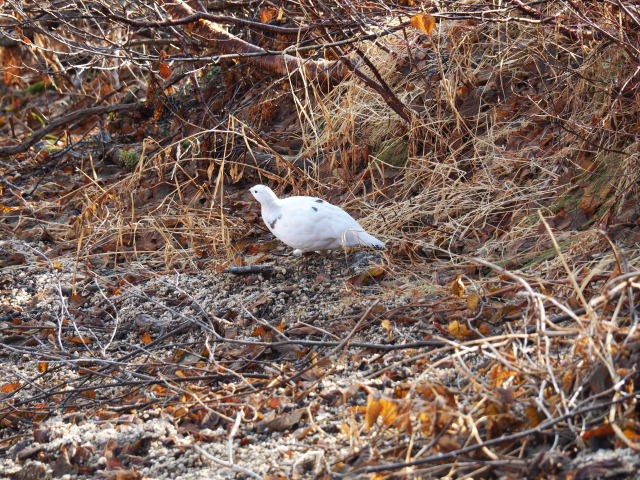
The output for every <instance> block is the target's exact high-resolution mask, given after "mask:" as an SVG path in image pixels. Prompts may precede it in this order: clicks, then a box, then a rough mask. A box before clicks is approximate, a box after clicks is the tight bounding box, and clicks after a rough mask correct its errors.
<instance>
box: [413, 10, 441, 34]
mask: <svg viewBox="0 0 640 480" xmlns="http://www.w3.org/2000/svg"><path fill="white" fill-rule="evenodd" d="M411 26H412V27H414V28H417V29H418V30H420V31H421V32H424V33H426V34H427V35H431V32H433V29H434V28H435V26H436V19H435V18H433V15H431V14H429V13H418V14H416V15H414V16H413V17H411Z"/></svg>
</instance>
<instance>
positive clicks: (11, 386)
mask: <svg viewBox="0 0 640 480" xmlns="http://www.w3.org/2000/svg"><path fill="white" fill-rule="evenodd" d="M21 385H22V383H20V382H13V383H5V384H3V385H2V386H0V392H2V393H11V392H13V391H15V390H17V389H18V388H20V386H21Z"/></svg>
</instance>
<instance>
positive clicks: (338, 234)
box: [272, 197, 366, 251]
mask: <svg viewBox="0 0 640 480" xmlns="http://www.w3.org/2000/svg"><path fill="white" fill-rule="evenodd" d="M281 206H282V216H281V218H280V219H279V220H278V221H277V222H276V224H275V226H274V228H273V229H272V231H273V233H274V234H275V235H276V236H277V237H278V238H279V239H280V240H282V241H283V242H284V243H286V244H287V245H289V246H291V247H294V248H298V249H300V250H303V251H309V250H325V249H333V248H339V247H341V246H352V245H361V244H363V243H362V242H357V241H356V242H354V241H353V239H352V238H351V237H353V232H363V231H364V230H363V228H362V227H361V226H360V224H359V223H358V222H357V221H356V220H354V218H353V217H352V216H351V215H349V214H348V213H347V212H345V211H344V210H343V209H341V208H340V207H337V206H335V205H332V204H330V203H329V202H327V201H325V200H321V199H319V198H313V197H288V198H285V199H283V200H282V203H281ZM365 244H366V243H365Z"/></svg>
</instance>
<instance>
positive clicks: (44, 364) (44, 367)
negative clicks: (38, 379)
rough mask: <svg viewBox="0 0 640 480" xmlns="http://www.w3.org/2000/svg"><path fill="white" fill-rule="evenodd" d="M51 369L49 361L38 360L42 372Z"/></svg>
mask: <svg viewBox="0 0 640 480" xmlns="http://www.w3.org/2000/svg"><path fill="white" fill-rule="evenodd" d="M47 370H49V362H38V371H39V372H40V373H45V372H46V371H47Z"/></svg>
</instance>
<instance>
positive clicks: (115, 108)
mask: <svg viewBox="0 0 640 480" xmlns="http://www.w3.org/2000/svg"><path fill="white" fill-rule="evenodd" d="M140 106H142V104H141V103H138V102H136V103H124V104H121V105H105V106H102V107H89V108H82V109H80V110H76V111H75V112H71V113H70V114H69V115H65V116H64V117H60V118H57V119H55V120H54V121H52V122H51V123H50V124H49V125H47V126H46V127H44V128H42V129H40V130H38V131H37V132H34V133H33V135H31V136H30V137H29V138H28V139H27V140H25V141H24V142H22V143H19V144H18V145H12V146H10V147H0V158H2V157H10V156H11V155H17V154H18V153H23V152H26V151H27V150H29V148H30V147H31V146H32V145H33V144H34V143H36V142H38V141H39V140H41V139H42V138H44V136H45V135H48V134H49V133H50V132H52V131H54V130H55V129H57V128H60V127H62V126H63V125H66V124H67V123H71V122H73V121H75V120H78V119H80V118H83V117H89V116H91V115H100V114H103V113H111V112H121V111H123V110H135V109H136V108H139V107H140Z"/></svg>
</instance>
